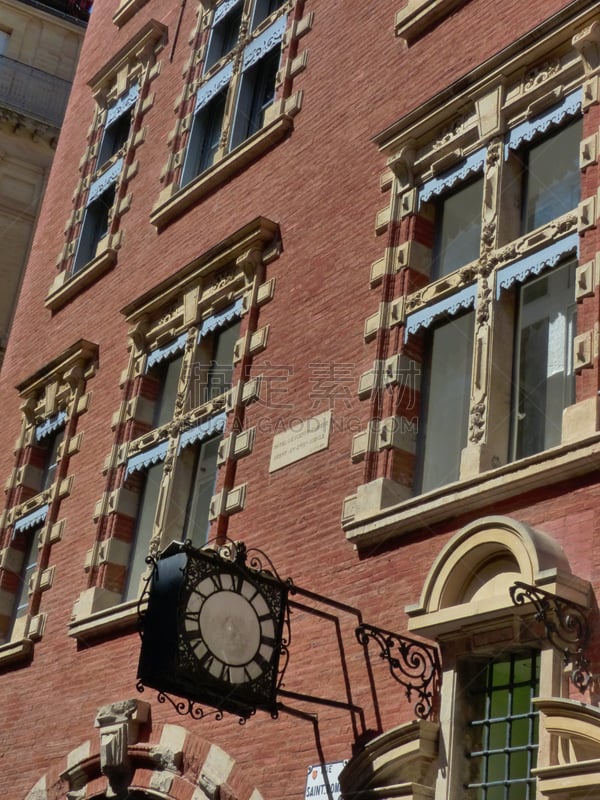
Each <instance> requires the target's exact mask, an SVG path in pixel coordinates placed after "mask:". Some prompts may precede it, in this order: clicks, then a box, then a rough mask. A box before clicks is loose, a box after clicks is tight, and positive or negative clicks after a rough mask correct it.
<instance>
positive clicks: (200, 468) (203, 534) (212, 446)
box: [181, 436, 221, 547]
mask: <svg viewBox="0 0 600 800" xmlns="http://www.w3.org/2000/svg"><path fill="white" fill-rule="evenodd" d="M220 442H221V437H220V436H219V437H216V438H215V439H209V440H208V441H206V442H204V443H203V444H202V445H201V446H200V447H199V448H197V454H196V459H195V465H194V473H193V478H192V482H191V486H190V492H189V498H188V504H187V509H186V517H185V525H184V529H183V534H182V537H181V538H182V539H183V540H185V539H191V540H192V543H193V544H194V545H195V546H196V547H201V546H202V545H203V544H205V543H206V541H207V539H208V531H209V522H208V515H209V511H210V501H211V498H212V496H213V494H214V491H215V483H216V480H217V456H218V453H219V444H220Z"/></svg>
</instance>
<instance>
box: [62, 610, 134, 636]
mask: <svg viewBox="0 0 600 800" xmlns="http://www.w3.org/2000/svg"><path fill="white" fill-rule="evenodd" d="M138 607H139V601H138V600H130V601H129V602H127V603H121V604H120V605H118V606H112V607H111V608H106V609H103V610H102V611H98V612H96V613H95V614H90V615H89V616H87V617H82V618H81V619H75V620H72V621H71V622H70V623H69V636H71V637H72V638H73V639H76V640H77V641H79V640H87V639H95V638H99V637H101V636H109V635H112V634H118V633H121V632H122V631H125V630H126V629H128V628H129V629H134V628H135V627H136V626H137V623H138V620H139V614H138ZM145 608H146V603H142V610H145Z"/></svg>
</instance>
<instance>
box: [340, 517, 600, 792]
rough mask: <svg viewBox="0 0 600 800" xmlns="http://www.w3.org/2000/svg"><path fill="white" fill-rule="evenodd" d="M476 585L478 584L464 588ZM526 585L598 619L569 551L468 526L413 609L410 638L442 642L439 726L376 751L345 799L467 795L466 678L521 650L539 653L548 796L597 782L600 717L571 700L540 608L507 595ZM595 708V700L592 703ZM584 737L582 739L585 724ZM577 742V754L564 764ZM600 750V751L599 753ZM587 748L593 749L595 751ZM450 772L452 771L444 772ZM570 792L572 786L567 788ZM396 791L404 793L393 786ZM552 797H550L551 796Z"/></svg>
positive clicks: (506, 527)
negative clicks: (571, 780) (466, 668)
mask: <svg viewBox="0 0 600 800" xmlns="http://www.w3.org/2000/svg"><path fill="white" fill-rule="evenodd" d="M465 574H467V575H471V576H477V583H476V582H475V581H474V580H473V581H471V582H470V583H469V582H468V581H465ZM516 580H520V581H523V582H524V583H527V584H529V585H532V586H536V587H539V588H541V589H543V590H545V591H549V592H551V593H553V594H555V595H557V596H559V597H562V598H564V599H566V600H568V601H571V602H575V603H578V604H580V605H581V606H583V607H584V608H586V609H588V610H590V609H591V607H592V605H593V599H592V590H591V586H590V584H589V583H588V582H587V581H584V580H581V579H580V578H578V577H577V576H575V575H573V574H572V572H571V569H570V567H569V563H568V560H567V558H566V555H565V553H564V552H563V550H562V548H561V547H560V545H559V544H558V543H557V542H556V541H555V540H554V539H553V538H552V537H550V536H549V535H547V534H545V533H542V532H541V531H539V530H535V529H533V528H531V527H529V526H527V525H524V524H522V523H519V522H517V521H515V520H514V519H511V518H509V517H500V516H498V517H484V518H481V519H478V520H475V521H474V522H472V523H469V524H468V525H467V526H465V527H464V528H463V529H462V530H460V531H459V532H458V533H456V534H455V535H454V536H453V537H452V538H451V539H450V540H449V541H448V542H447V543H446V544H445V545H444V547H443V548H442V549H441V551H440V552H439V554H438V556H437V557H436V559H435V561H434V563H433V565H432V566H431V568H430V570H429V573H428V575H427V577H426V579H425V581H424V584H423V588H422V592H421V597H420V600H419V601H418V602H417V603H415V604H414V605H412V606H408V607H407V608H406V612H407V614H408V617H409V624H408V630H409V632H410V634H411V635H413V634H414V635H417V636H420V637H423V638H424V639H426V640H429V641H435V642H437V644H438V646H439V647H440V651H441V656H442V670H443V674H442V681H441V705H440V708H439V713H438V716H437V720H432V721H429V720H428V721H424V720H418V721H413V722H409V723H406V724H404V725H400V726H398V727H397V728H394V729H393V730H391V731H387V732H385V733H383V734H381V735H380V736H379V737H377V738H376V739H374V740H373V741H371V742H369V744H368V745H367V746H366V747H365V748H364V750H363V751H362V752H360V753H358V754H357V755H356V756H355V757H354V758H353V759H352V760H351V761H350V762H349V763H348V765H347V766H346V767H345V768H344V770H343V771H342V774H341V775H340V784H341V787H342V792H343V793H344V794H345V793H348V795H349V794H352V796H353V797H357V798H358V800H364V799H365V798H368V797H372V796H373V794H374V793H375V792H377V793H381V794H382V796H383V795H385V794H386V792H385V790H386V788H388V787H390V786H391V785H392V784H396V781H397V776H398V775H399V774H400V775H402V777H403V784H402V797H406V798H409V799H410V800H420V798H423V797H431V798H432V800H434V798H436V799H437V798H440V800H441V798H446V797H455V796H459V795H461V793H462V780H461V778H462V776H461V774H460V773H461V767H462V764H463V759H464V742H463V730H462V725H461V719H460V715H459V713H457V710H458V709H459V708H460V706H461V704H460V703H459V702H458V697H459V696H460V693H461V686H460V680H459V668H460V666H461V664H463V663H464V661H465V654H469V657H473V656H475V657H484V658H490V657H491V658H494V657H498V656H501V655H504V654H506V653H507V652H510V651H511V650H512V651H514V650H515V649H518V648H534V649H539V650H540V653H541V670H540V672H541V682H540V690H539V694H540V697H539V699H537V700H535V701H534V704H535V705H536V706H537V707H538V709H539V710H540V716H541V719H542V724H541V726H540V736H539V755H538V765H537V767H536V769H535V770H534V773H533V774H534V775H536V776H538V777H539V786H540V788H541V790H542V796H543V797H544V798H545V797H553V796H554V795H553V794H552V793H551V792H552V789H553V788H555V787H556V785H557V779H558V780H560V777H561V776H563V775H564V776H568V775H572V774H580V773H585V774H586V779H587V783H586V784H585V785H588V786H591V785H593V783H592V780H593V779H594V778H597V764H598V762H597V761H589V762H587V764H588V766H587V769H586V767H585V764H582V763H581V762H585V761H586V759H587V758H589V757H590V756H589V750H587V747H593V748H594V749H595V753H596V756H595V757H596V758H597V754H598V752H600V715H599V714H598V709H597V708H596V707H595V706H594V705H592V704H591V703H585V702H581V701H580V699H578V700H577V701H573V700H570V699H569V697H568V693H569V689H568V683H567V680H566V675H565V669H564V664H563V661H562V658H561V656H560V655H559V654H558V653H557V652H556V651H555V650H553V649H551V648H550V647H549V645H548V642H547V640H546V637H545V632H544V629H543V626H542V625H540V623H536V622H535V620H534V609H533V608H532V606H531V604H527V605H523V606H514V605H513V604H512V602H511V600H510V596H509V593H508V588H509V586H510V585H512V583H514V581H516ZM592 702H593V700H592ZM578 720H579V721H581V720H583V721H584V724H585V727H584V728H580V729H579V730H576V725H577V721H578ZM571 734H573V735H574V738H573V741H574V742H575V743H576V746H575V747H574V748H572V749H571V748H570V747H569V748H568V749H569V750H570V751H571V752H570V753H569V754H568V755H567V757H566V758H565V759H564V761H562V760H561V758H560V756H559V755H558V754H559V752H560V750H559V749H558V748H557V743H559V744H560V747H561V748H562V749H563V751H564V752H565V753H566V750H567V747H566V743H567V738H568V737H569V736H570V735H571ZM592 742H593V744H592ZM586 746H587V747H586ZM442 766H445V767H446V768H445V769H442ZM558 785H560V786H561V788H562V787H564V785H565V784H564V783H563V784H560V783H559V784H558ZM394 789H395V790H397V789H398V787H397V786H396V785H394ZM546 789H547V790H548V792H547V793H546V791H545V790H546Z"/></svg>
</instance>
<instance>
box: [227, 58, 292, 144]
mask: <svg viewBox="0 0 600 800" xmlns="http://www.w3.org/2000/svg"><path fill="white" fill-rule="evenodd" d="M280 54H281V49H280V48H279V47H276V48H274V49H273V50H271V51H270V52H269V53H267V54H266V55H265V56H263V58H261V59H260V61H257V62H256V64H254V65H253V66H252V67H250V69H248V70H246V72H245V73H244V76H243V78H242V83H241V87H240V94H239V97H238V105H237V109H236V112H235V121H234V128H233V136H232V138H231V147H232V148H234V147H237V146H238V145H239V144H241V143H242V142H243V141H244V140H245V139H247V138H248V137H249V136H252V134H253V133H256V131H258V130H260V129H261V128H262V126H263V123H264V118H265V111H266V110H267V108H268V107H269V106H270V105H271V103H272V102H273V98H274V97H275V79H276V77H277V70H278V68H279V58H280Z"/></svg>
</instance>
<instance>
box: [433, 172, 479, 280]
mask: <svg viewBox="0 0 600 800" xmlns="http://www.w3.org/2000/svg"><path fill="white" fill-rule="evenodd" d="M482 198H483V178H480V179H479V180H476V181H474V182H473V183H469V184H467V185H466V186H462V187H461V188H460V189H459V190H458V191H456V192H453V193H452V194H450V195H447V196H446V197H443V198H441V199H440V201H439V204H438V208H437V210H436V226H435V228H436V230H435V241H434V247H433V252H434V257H433V261H434V265H433V277H434V278H440V277H442V275H448V273H450V272H453V271H454V270H455V269H458V267H462V266H464V265H465V264H469V263H470V262H471V261H474V260H475V259H476V258H479V248H480V240H481V206H482Z"/></svg>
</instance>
